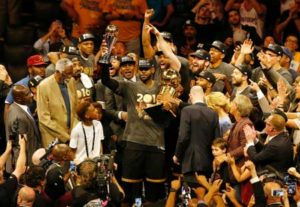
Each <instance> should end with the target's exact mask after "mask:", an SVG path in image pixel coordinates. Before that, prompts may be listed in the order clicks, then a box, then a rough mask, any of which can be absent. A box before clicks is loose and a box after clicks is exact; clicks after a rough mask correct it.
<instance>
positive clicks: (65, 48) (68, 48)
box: [59, 45, 79, 55]
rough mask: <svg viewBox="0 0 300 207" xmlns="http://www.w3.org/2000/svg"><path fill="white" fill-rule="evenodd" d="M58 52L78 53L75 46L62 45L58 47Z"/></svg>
mask: <svg viewBox="0 0 300 207" xmlns="http://www.w3.org/2000/svg"><path fill="white" fill-rule="evenodd" d="M59 52H63V53H66V54H68V55H79V52H78V50H77V48H76V47H74V46H65V45H62V46H61V48H60V49H59Z"/></svg>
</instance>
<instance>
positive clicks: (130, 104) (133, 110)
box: [115, 81, 164, 149]
mask: <svg viewBox="0 0 300 207" xmlns="http://www.w3.org/2000/svg"><path fill="white" fill-rule="evenodd" d="M158 92H159V84H158V83H157V82H155V84H154V86H153V87H151V88H147V87H146V85H145V84H144V83H142V82H141V81H137V82H136V83H133V82H129V81H126V82H125V81H119V87H118V88H117V90H116V91H115V93H117V94H119V95H121V96H123V98H124V102H125V103H126V104H127V112H128V121H127V123H126V128H125V131H124V140H126V141H129V142H134V143H138V144H142V145H147V146H156V147H158V148H160V149H164V129H163V127H162V126H160V125H158V124H157V123H155V122H154V121H153V120H152V119H151V117H150V116H149V115H148V114H147V113H146V112H145V111H144V110H143V109H144V108H146V107H149V106H153V105H154V104H156V95H157V94H158Z"/></svg>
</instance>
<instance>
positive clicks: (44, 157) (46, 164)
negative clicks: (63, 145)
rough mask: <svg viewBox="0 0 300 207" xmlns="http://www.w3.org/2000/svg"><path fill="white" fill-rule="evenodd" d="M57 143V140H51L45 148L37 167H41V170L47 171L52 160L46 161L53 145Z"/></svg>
mask: <svg viewBox="0 0 300 207" xmlns="http://www.w3.org/2000/svg"><path fill="white" fill-rule="evenodd" d="M58 143H59V141H58V138H56V139H55V140H53V141H52V142H51V143H50V144H49V145H48V147H47V148H46V153H45V154H44V155H43V156H42V157H41V158H40V161H41V162H40V164H39V166H41V167H42V168H44V169H45V170H47V169H48V167H49V166H50V165H51V164H52V160H50V159H48V156H49V154H50V153H51V151H52V149H53V147H54V146H55V145H57V144H58Z"/></svg>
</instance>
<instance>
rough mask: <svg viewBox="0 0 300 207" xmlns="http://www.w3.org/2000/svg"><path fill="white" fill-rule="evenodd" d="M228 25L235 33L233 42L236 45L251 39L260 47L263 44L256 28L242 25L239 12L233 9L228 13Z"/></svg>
mask: <svg viewBox="0 0 300 207" xmlns="http://www.w3.org/2000/svg"><path fill="white" fill-rule="evenodd" d="M227 15H228V23H229V25H230V28H231V30H232V32H233V35H232V36H233V42H234V43H236V42H237V41H239V42H244V40H245V39H247V38H250V39H251V40H253V42H254V43H255V45H260V44H261V43H262V40H261V38H260V37H259V35H258V34H257V32H256V29H255V28H254V27H251V26H248V25H242V24H241V16H240V12H239V10H236V9H231V10H229V11H228V12H227Z"/></svg>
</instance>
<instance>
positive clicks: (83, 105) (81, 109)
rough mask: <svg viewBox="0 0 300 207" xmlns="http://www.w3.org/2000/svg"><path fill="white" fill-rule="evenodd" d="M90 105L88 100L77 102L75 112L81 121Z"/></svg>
mask: <svg viewBox="0 0 300 207" xmlns="http://www.w3.org/2000/svg"><path fill="white" fill-rule="evenodd" d="M91 105H92V104H91V102H88V101H82V102H80V103H79V104H78V106H77V109H76V112H77V116H78V118H79V119H80V120H81V121H84V120H85V114H86V112H87V110H88V108H89V107H90V106H91Z"/></svg>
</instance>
